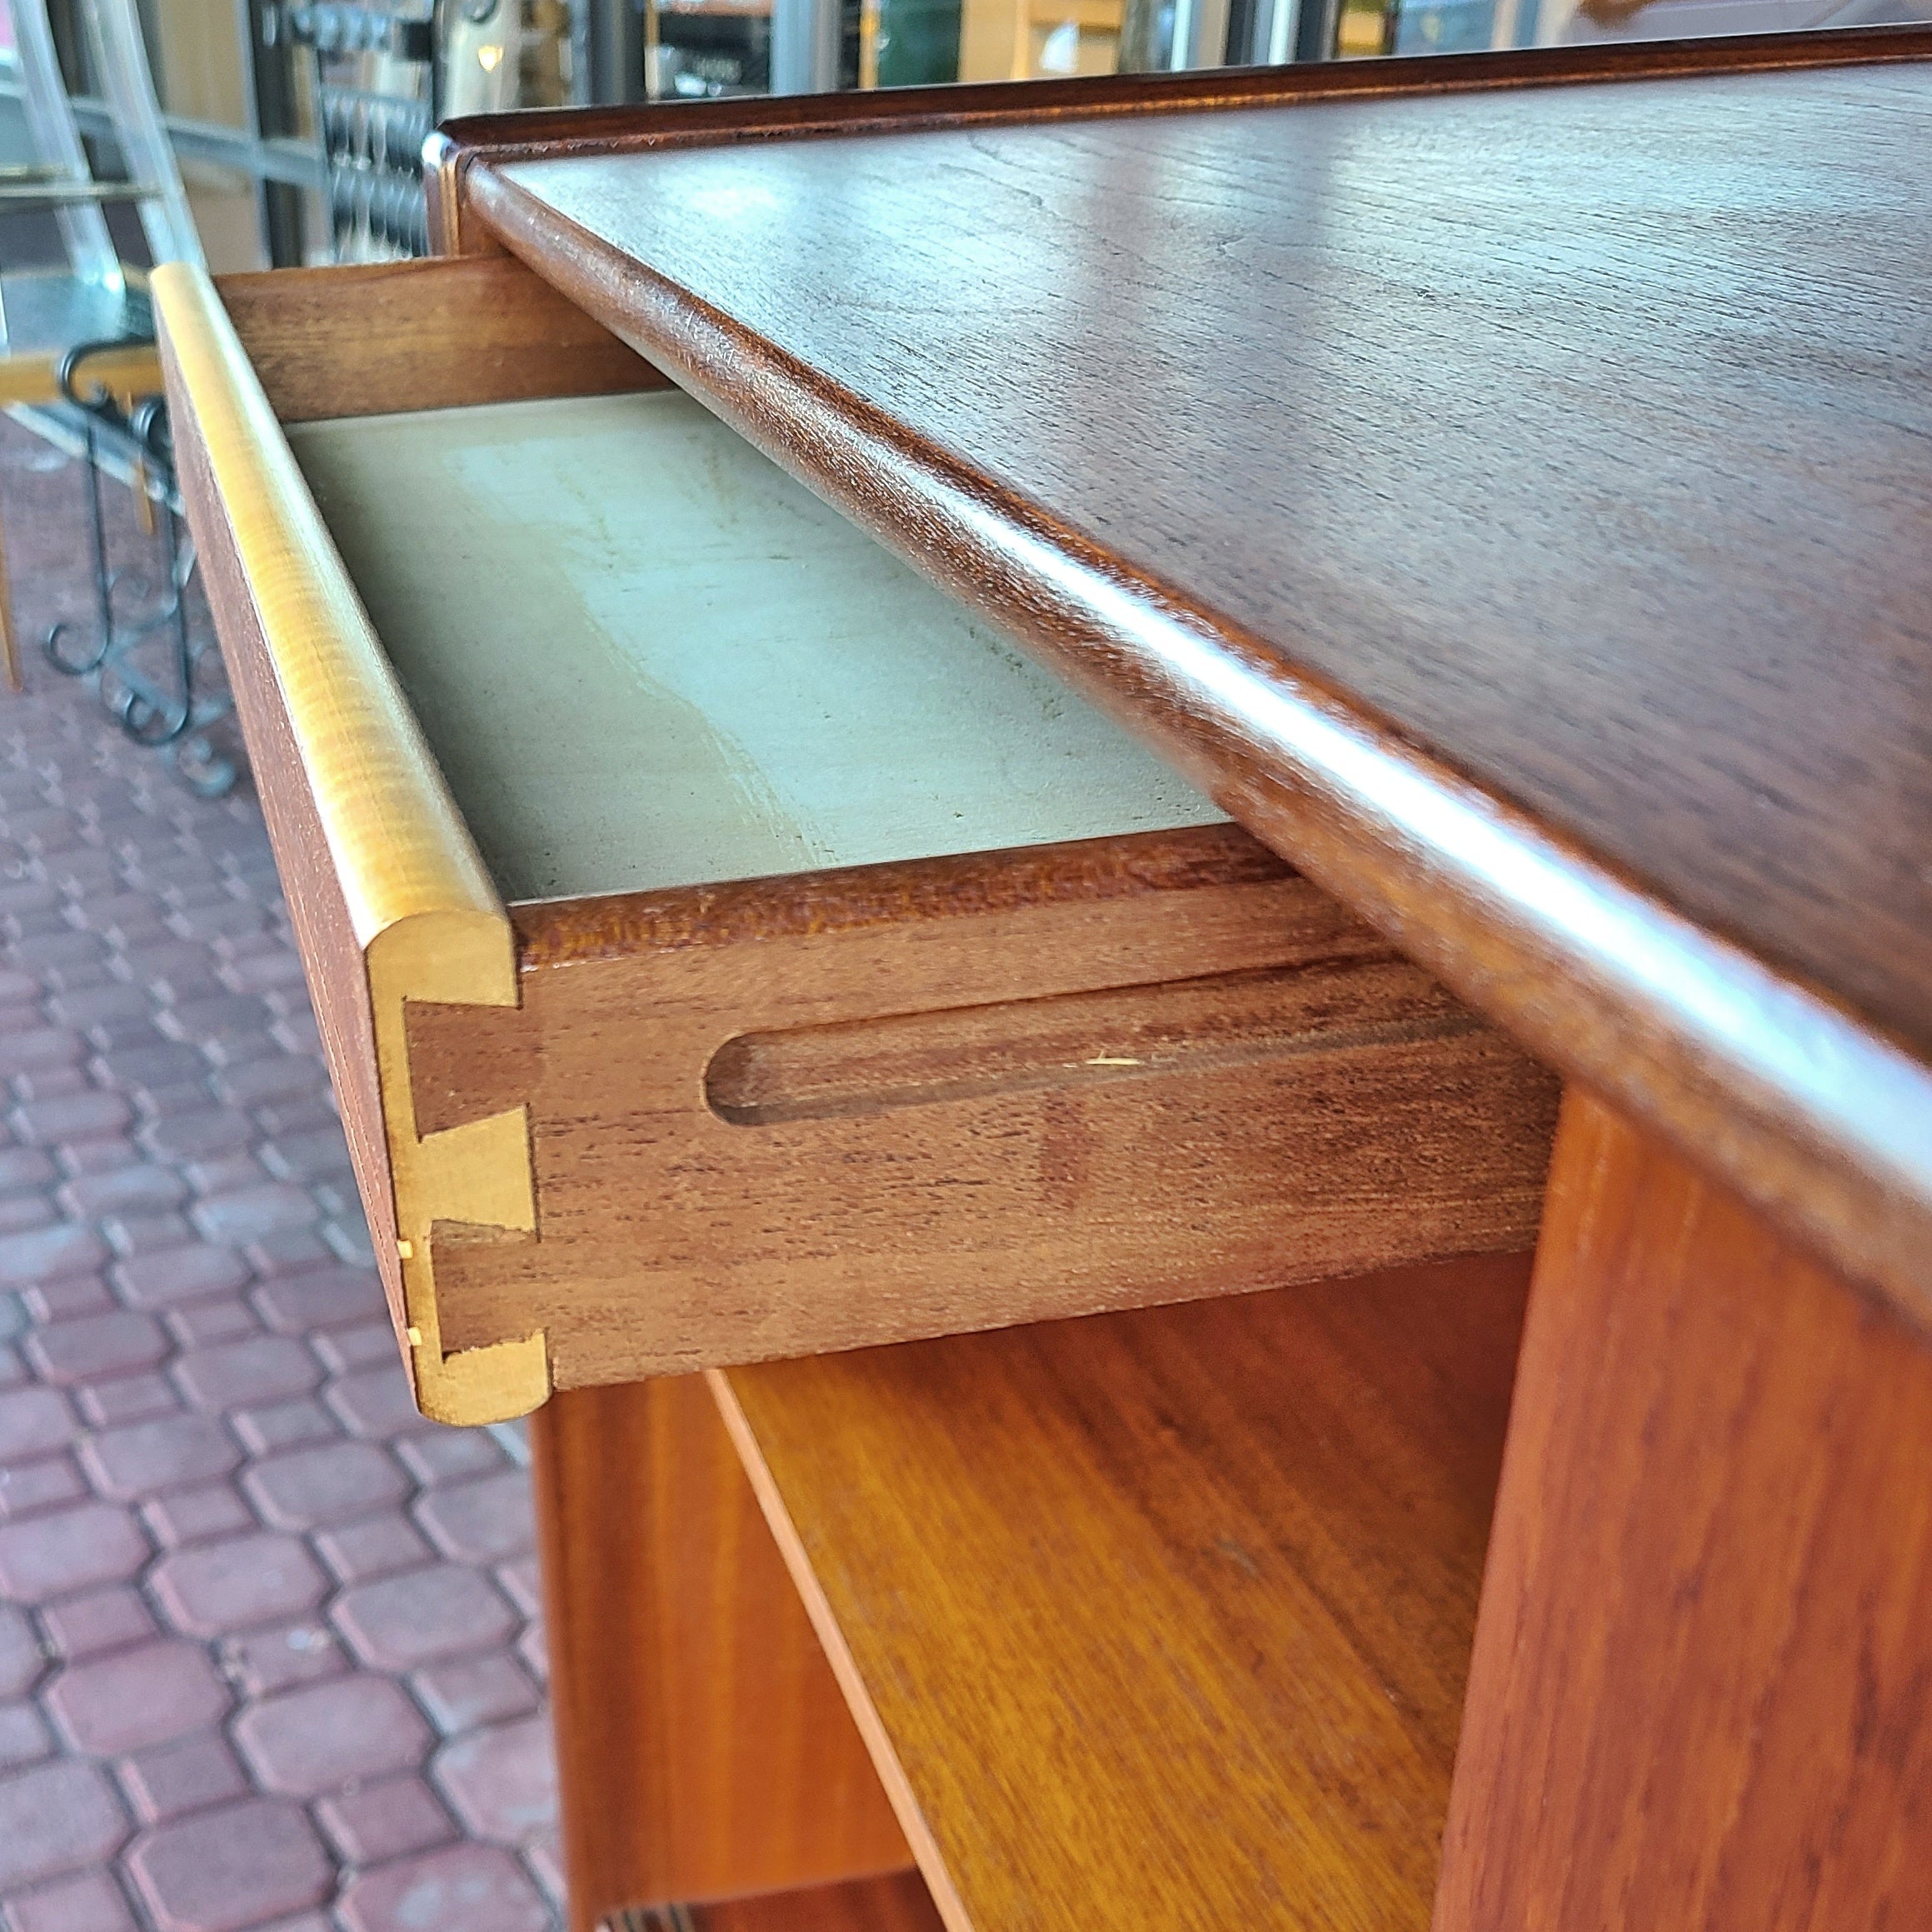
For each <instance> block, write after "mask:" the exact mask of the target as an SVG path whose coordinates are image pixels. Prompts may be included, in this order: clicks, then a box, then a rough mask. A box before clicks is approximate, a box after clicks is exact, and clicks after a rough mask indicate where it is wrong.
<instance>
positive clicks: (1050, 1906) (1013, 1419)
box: [711, 1260, 1528, 1932]
mask: <svg viewBox="0 0 1932 1932" xmlns="http://www.w3.org/2000/svg"><path fill="white" fill-rule="evenodd" d="M1527 1273H1528V1270H1527V1266H1526V1264H1525V1262H1523V1261H1520V1260H1488V1261H1470V1262H1462V1263H1458V1264H1453V1265H1450V1266H1440V1267H1436V1268H1433V1269H1421V1270H1414V1271H1406V1272H1403V1273H1398V1274H1390V1275H1381V1276H1372V1277H1370V1278H1368V1279H1365V1280H1362V1281H1353V1282H1346V1283H1332V1282H1331V1283H1321V1284H1318V1285H1315V1286H1307V1287H1302V1288H1296V1289H1290V1290H1282V1291H1280V1292H1278V1293H1275V1294H1269V1295H1251V1296H1241V1297H1237V1298H1235V1299H1231V1300H1223V1301H1214V1302H1201V1303H1196V1304H1195V1305H1191V1306H1190V1307H1187V1308H1182V1309H1174V1310H1149V1311H1144V1312H1138V1313H1134V1314H1129V1315H1108V1316H1101V1317H1096V1318H1095V1319H1091V1320H1082V1321H1070V1322H1059V1323H1053V1324H1049V1325H1042V1326H1039V1327H1035V1328H1027V1329H1018V1330H1010V1331H1008V1332H1006V1333H1005V1334H1001V1335H975V1336H967V1337H960V1338H956V1339H952V1340H945V1341H939V1342H929V1343H921V1344H918V1345H911V1346H906V1347H901V1348H896V1349H881V1350H868V1351H866V1352H863V1353H860V1354H856V1355H836V1356H826V1357H821V1358H819V1359H817V1360H809V1361H798V1362H787V1363H782V1364H771V1365H766V1366H764V1367H758V1368H748V1369H733V1370H725V1371H721V1372H719V1373H717V1374H715V1375H712V1376H711V1385H712V1387H713V1389H714V1390H715V1391H716V1394H717V1395H718V1398H719V1400H720V1401H721V1404H722V1405H724V1407H725V1410H726V1415H727V1419H728V1420H730V1421H731V1425H732V1428H733V1432H734V1435H735V1436H736V1440H737V1441H738V1444H739V1447H740V1449H741V1451H742V1452H743V1454H744V1455H746V1458H747V1462H748V1466H749V1467H750V1468H751V1473H752V1476H753V1480H754V1481H755V1483H756V1485H757V1486H758V1490H759V1495H760V1500H761V1501H762V1502H763V1503H764V1504H765V1506H766V1510H767V1512H768V1514H769V1515H771V1519H772V1521H773V1525H774V1527H775V1529H776V1530H777V1532H778V1535H779V1540H780V1542H781V1546H782V1547H783V1548H784V1549H785V1550H786V1555H787V1557H788V1558H789V1559H790V1560H791V1565H792V1569H793V1575H794V1576H795V1577H796V1580H797V1581H798V1584H799V1587H800V1589H801V1591H802V1592H803V1593H804V1595H805V1597H806V1603H807V1605H808V1607H810V1608H811V1610H812V1611H813V1614H814V1616H815V1619H816V1620H817V1621H818V1624H819V1628H820V1630H821V1635H824V1636H825V1637H826V1647H827V1650H828V1651H829V1653H830V1654H831V1659H832V1662H833V1665H834V1666H835V1668H836V1669H837V1670H839V1672H840V1675H841V1680H843V1682H844V1683H845V1685H846V1692H847V1695H849V1696H850V1697H851V1699H852V1700H853V1703H854V1707H855V1709H856V1711H857V1713H858V1715H859V1719H860V1722H861V1727H862V1728H863V1729H864V1730H865V1731H866V1735H867V1737H868V1740H869V1741H870V1742H871V1745H872V1746H873V1749H874V1752H875V1754H876V1757H877V1759H878V1761H879V1762H880V1765H881V1770H882V1771H883V1772H884V1774H885V1776H886V1785H887V1789H888V1790H890V1791H891V1792H892V1794H893V1795H894V1798H895V1801H896V1803H897V1804H898V1805H899V1807H900V1815H901V1821H902V1822H903V1823H904V1824H905V1825H906V1835H907V1838H908V1840H909V1841H910V1842H911V1845H912V1846H913V1849H914V1850H915V1852H916V1854H917V1855H918V1856H919V1859H920V1862H921V1869H922V1870H924V1872H925V1874H926V1880H927V1882H928V1884H929V1885H930V1886H931V1890H932V1895H933V1899H934V1902H935V1903H936V1905H938V1906H939V1908H940V1910H941V1914H942V1915H943V1916H944V1918H945V1919H946V1924H947V1925H948V1926H949V1927H951V1929H952V1932H966V1928H968V1927H977V1928H980V1929H981V1932H992V1929H993V1928H996V1927H997V1928H1009V1927H1014V1926H1022V1925H1023V1926H1026V1927H1029V1928H1033V1929H1035V1932H1048V1929H1057V1928H1066V1929H1067V1932H1105V1929H1106V1928H1111V1927H1120V1928H1122V1929H1123V1932H1126V1929H1128V1928H1131V1929H1132V1932H1142V1929H1143V1928H1145V1927H1146V1926H1148V1925H1188V1926H1195V1925H1199V1926H1216V1927H1220V1926H1246V1925H1269V1926H1273V1927H1281V1928H1293V1927H1307V1928H1310V1932H1314V1929H1316V1928H1319V1929H1320V1932H1393V1929H1395V1928H1399V1927H1415V1928H1420V1927H1421V1926H1423V1925H1425V1924H1426V1923H1427V1920H1428V1915H1429V1906H1430V1897H1431V1895H1432V1894H1433V1891H1434V1888H1435V1867H1436V1855H1437V1846H1438V1842H1439V1839H1440V1832H1441V1829H1442V1820H1443V1812H1444V1807H1445V1804H1446V1801H1447V1795H1448V1785H1449V1771H1450V1756H1451V1754H1452V1752H1453V1750H1454V1748H1455V1731H1456V1725H1457V1721H1458V1716H1459V1713H1460V1706H1461V1693H1462V1682H1463V1675H1464V1671H1465V1668H1466V1665H1467V1660H1468V1655H1469V1646H1470V1628H1471V1625H1472V1623H1473V1621H1474V1617H1475V1601H1476V1591H1477V1585H1478V1578H1479V1575H1480V1570H1481V1565H1482V1555H1483V1546H1484V1541H1485V1536H1486V1535H1487V1530H1488V1522H1489V1512H1490V1501H1491V1498H1492V1495H1493V1491H1494V1487H1495V1477H1496V1468H1497V1463H1498V1460H1499V1458H1500V1453H1501V1444H1502V1430H1503V1422H1504V1415H1505V1410H1506V1408H1507V1405H1508V1401H1509V1390H1510V1374H1511V1370H1512V1367H1513V1365H1514V1362H1515V1351H1516V1339H1517V1332H1518V1327H1519V1325H1520V1319H1521V1314H1522V1301H1523V1294H1524V1289H1525V1281H1526V1277H1527Z"/></svg>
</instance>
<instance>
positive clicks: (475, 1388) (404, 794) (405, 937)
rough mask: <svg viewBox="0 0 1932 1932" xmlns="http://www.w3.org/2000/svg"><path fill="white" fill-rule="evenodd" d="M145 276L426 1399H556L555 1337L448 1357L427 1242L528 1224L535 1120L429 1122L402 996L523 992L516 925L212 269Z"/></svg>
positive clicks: (278, 830)
mask: <svg viewBox="0 0 1932 1932" xmlns="http://www.w3.org/2000/svg"><path fill="white" fill-rule="evenodd" d="M152 291H153V295H154V300H155V306H156V313H157V317H158V318H159V321H160V323H161V329H162V364H163V369H164V372H165V374H166V377H167V391H168V399H169V407H170V411H171V414H172V419H173V422H174V425H175V434H176V437H177V440H178V441H179V442H180V443H181V445H182V448H183V450H184V451H185V452H186V462H185V464H184V468H183V474H184V477H186V479H187V486H186V489H185V492H184V494H185V501H186V503H187V512H188V517H189V522H190V526H191V527H192V529H193V531H194V534H195V540H196V542H197V547H199V548H200V550H201V551H202V552H204V553H205V554H207V555H209V556H211V557H213V558H214V559H215V560H216V561H215V563H214V565H213V567H212V571H211V575H210V584H211V588H212V592H213V599H212V601H213V603H214V607H215V610H216V612H217V627H219V628H220V630H221V631H222V636H223V640H224V643H225V644H226V645H227V647H228V648H229V649H230V650H231V651H232V654H233V661H234V662H235V664H236V665H237V666H238V669H237V676H236V684H237V699H238V704H239V714H240V716H241V720H242V730H243V734H244V736H245V737H246V738H247V743H248V750H249V754H250V758H251V761H252V766H253V768H254V771H255V774H256V778H257V783H258V785H259V786H260V789H261V790H262V792H263V794H264V795H265V796H267V797H269V798H271V799H272V800H274V801H275V802H274V803H273V804H272V806H270V808H269V810H268V814H267V816H268V822H269V825H270V827H271V831H272V836H273V837H274V838H275V841H276V851H277V863H278V865H280V866H282V867H283V868H284V871H283V876H284V880H285V881H286V883H287V886H288V890H289V896H290V898H291V901H292V902H293V903H294V905H295V906H296V908H297V910H296V913H295V917H296V920H297V934H298V936H300V939H301V941H302V950H303V953H304V966H305V970H306V971H307V973H308V974H309V976H310V981H311V985H312V988H313V990H314V991H315V994H316V1001H317V1010H318V1014H319V1016H320V1020H321V1025H322V1038H323V1043H324V1047H325V1050H326V1051H327V1053H328V1055H329V1058H330V1071H331V1075H332V1078H333V1079H334V1080H335V1081H336V1084H337V1091H338V1092H339V1093H340V1094H341V1095H342V1099H343V1106H344V1111H345V1114H346V1115H347V1116H349V1121H348V1125H349V1135H350V1141H351V1146H352V1154H353V1157H354V1159H355V1161H356V1171H357V1185H358V1187H359V1189H360V1191H361V1192H362V1196H363V1205H364V1208H365V1211H367V1216H368V1218H369V1225H370V1230H371V1235H372V1241H374V1243H375V1245H376V1247H377V1261H378V1264H379V1266H381V1268H382V1272H383V1276H384V1279H385V1282H386V1285H387V1290H388V1294H389V1298H390V1310H391V1314H392V1318H393V1319H394V1320H395V1321H396V1325H397V1339H398V1340H399V1341H400V1342H401V1343H402V1347H403V1355H404V1359H405V1360H406V1362H407V1363H408V1365H409V1366H410V1369H411V1372H412V1377H413V1383H414V1388H415V1393H416V1397H417V1403H418V1405H420V1406H421V1407H422V1410H423V1411H424V1413H425V1414H426V1415H434V1416H437V1418H438V1419H439V1420H444V1421H461V1422H484V1421H490V1420H498V1419H502V1418H503V1417H506V1416H510V1415H521V1414H523V1413H525V1412H527V1410H530V1409H532V1408H533V1407H535V1406H536V1405H537V1403H538V1402H540V1401H542V1400H543V1398H544V1396H545V1395H547V1393H548V1392H549V1386H550V1385H549V1379H548V1374H547V1368H546V1366H545V1360H544V1352H543V1340H542V1335H538V1334H534V1333H532V1331H531V1330H527V1329H525V1330H520V1331H519V1332H518V1333H517V1335H514V1336H505V1337H502V1338H500V1339H497V1340H495V1342H494V1344H493V1345H492V1346H491V1347H490V1348H487V1349H478V1350H470V1351H467V1353H451V1352H447V1351H446V1350H445V1347H444V1344H443V1340H442V1326H441V1322H440V1320H439V1317H438V1313H437V1295H436V1287H435V1276H434V1257H433V1256H432V1230H433V1229H434V1228H436V1227H437V1226H438V1225H439V1224H441V1225H443V1226H450V1225H453V1224H462V1225H463V1226H467V1227H468V1228H469V1229H470V1230H471V1231H472V1237H473V1238H476V1239H485V1240H487V1239H500V1238H502V1235H503V1233H504V1231H506V1230H512V1229H523V1230H527V1229H529V1228H531V1227H532V1225H533V1222H534V1209H533V1206H532V1198H531V1185H532V1184H531V1171H530V1159H529V1152H528V1147H527V1131H526V1128H525V1126H524V1121H523V1118H522V1114H521V1113H520V1112H517V1111H513V1110H512V1111H499V1112H497V1113H495V1114H493V1115H489V1116H478V1117H477V1118H475V1119H473V1120H471V1121H466V1122H464V1123H463V1124H462V1126H459V1127H456V1128H454V1129H453V1130H452V1131H448V1132H444V1133H438V1134H431V1135H427V1136H426V1135H422V1134H419V1133H418V1132H417V1126H416V1118H415V1109H414V1101H413V1096H412V1094H411V1091H410V1085H409V1064H408V1055H407V1050H406V1047H405V1045H404V1040H403V1024H404V1021H403V1012H404V1007H405V1004H406V1003H407V1002H408V1001H413V1000H421V999H432V1000H437V1001H443V1002H446V1003H449V1004H462V1005H467V1006H501V1005H503V1004H506V1003H507V1004H510V1005H514V1003H515V1001H516V999H517V977H516V971H515V965H514V960H513V956H512V938H511V931H510V925H509V921H508V919H507V916H505V913H504V911H503V908H502V904H501V903H500V902H499V901H498V900H497V896H496V894H495V892H494V891H493V890H492V887H491V885H490V882H489V880H488V877H487V876H486V874H485V873H484V871H483V867H482V861H481V860H480V859H479V858H478V857H477V852H476V848H475V846H474V845H473V844H472V842H471V841H470V838H469V835H468V833H467V831H465V830H464V828H463V825H462V821H461V820H460V819H459V818H458V817H457V812H456V808H455V806H453V805H452V803H451V802H450V798H449V794H448V792H447V790H446V789H445V787H444V786H443V783H442V777H441V776H440V775H439V774H438V772H437V769H436V766H435V763H434V761H432V759H431V757H430V755H429V751H428V749H427V746H425V745H424V743H423V741H422V733H421V732H420V731H418V730H417V726H416V722H415V720H414V719H413V717H412V716H411V715H410V711H409V709H408V706H407V704H406V703H405V702H404V701H403V698H402V693H401V692H400V691H398V690H397V686H396V681H395V679H394V677H393V676H392V675H391V673H390V671H389V668H388V666H387V662H386V661H385V660H384V658H383V656H382V648H381V646H380V645H379V644H378V643H377V640H376V637H375V634H374V632H372V630H371V629H370V627H369V622H368V618H367V616H366V615H365V613H364V612H363V611H362V606H361V605H360V604H359V603H358V602H357V598H356V594H355V590H354V587H352V585H351V583H350V582H349V579H348V577H347V572H345V571H344V570H343V568H342V560H341V558H340V557H338V556H337V553H336V551H335V549H334V547H333V546H332V544H331V542H329V537H328V533H327V531H326V530H325V529H324V528H323V527H322V519H321V517H319V516H318V515H317V512H316V507H315V503H314V500H313V499H312V497H310V495H309V493H308V491H307V487H306V486H305V485H304V484H303V482H302V476H301V472H299V471H298V470H297V468H296V467H295V462H294V459H293V458H292V457H291V456H290V454H289V452H288V446H287V442H285V441H284V440H283V438H282V432H281V430H280V428H279V427H278V426H277V423H276V421H275V418H274V416H273V414H272V412H271V410H270V408H269V407H268V401H267V397H266V396H265V395H264V394H263V393H262V386H261V384H260V382H258V381H257V379H256V377H255V375H254V372H253V371H252V369H251V368H250V367H249V364H248V360H247V355H246V353H245V352H243V350H242V345H241V343H240V342H239V341H238V340H237V337H236V335H235V332H234V330H233V329H232V327H230V325H229V323H228V321H227V316H226V314H225V313H224V312H223V311H222V306H221V302H220V300H219V298H218V297H217V295H216V293H215V291H214V287H213V285H212V283H211V282H209V280H208V278H207V276H206V274H204V273H203V272H202V271H201V270H200V269H198V268H195V267H189V266H187V265H186V264H184V263H180V262H171V263H167V264H164V265H163V266H162V267H159V268H157V270H156V271H155V272H154V275H153V277H152Z"/></svg>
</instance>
